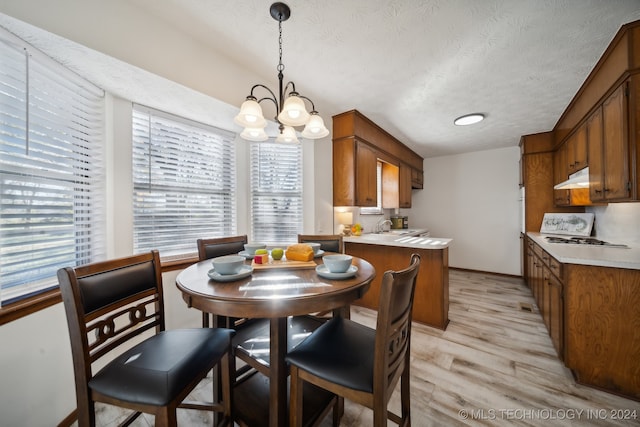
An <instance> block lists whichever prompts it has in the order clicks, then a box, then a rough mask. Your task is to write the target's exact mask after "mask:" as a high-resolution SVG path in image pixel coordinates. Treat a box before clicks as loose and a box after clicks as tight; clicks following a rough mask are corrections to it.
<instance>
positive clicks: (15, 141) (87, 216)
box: [0, 34, 105, 304]
mask: <svg viewBox="0 0 640 427" xmlns="http://www.w3.org/2000/svg"><path fill="white" fill-rule="evenodd" d="M0 35H2V36H3V37H0V58H2V60H1V61H0V297H1V298H0V301H1V302H2V303H3V304H6V303H10V302H13V301H16V300H18V299H21V298H24V297H26V296H29V295H32V294H34V293H37V292H41V291H43V290H46V289H49V288H52V287H55V286H57V283H58V281H57V278H56V272H57V270H58V269H59V268H61V267H67V266H71V267H74V266H77V265H81V264H86V263H89V262H93V261H97V260H101V259H104V257H105V236H104V232H105V216H104V211H105V206H104V181H105V179H104V167H103V154H102V146H103V143H102V141H103V139H104V138H103V134H104V93H103V91H102V90H100V89H97V88H95V87H94V86H93V85H91V84H90V83H88V82H86V81H84V80H82V79H81V78H79V77H78V76H77V75H75V74H73V73H72V72H71V71H69V70H66V69H64V68H63V67H61V66H60V65H59V64H57V63H54V62H53V61H52V60H51V59H50V58H47V57H46V56H44V55H43V54H42V53H40V52H38V51H36V50H33V49H32V48H30V47H28V46H27V45H26V44H25V45H23V44H21V43H20V42H14V41H11V40H8V39H6V38H5V37H6V36H5V35H4V34H0Z"/></svg>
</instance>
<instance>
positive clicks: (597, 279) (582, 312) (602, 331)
mask: <svg viewBox="0 0 640 427" xmlns="http://www.w3.org/2000/svg"><path fill="white" fill-rule="evenodd" d="M565 267H566V269H567V270H568V272H567V274H566V276H567V281H566V283H565V293H564V297H565V332H566V335H565V344H566V348H565V364H566V365H567V367H568V368H570V369H571V370H572V371H573V373H574V375H575V377H576V380H577V381H578V382H579V383H582V384H586V385H590V386H593V387H598V388H602V389H605V390H609V391H612V392H614V393H618V394H621V395H624V396H629V397H631V398H632V399H636V400H640V362H639V361H640V339H638V328H639V326H638V325H640V309H638V307H640V292H638V290H640V271H639V270H629V269H622V268H610V267H597V266H588V265H576V264H566V266H565Z"/></svg>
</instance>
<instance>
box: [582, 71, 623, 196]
mask: <svg viewBox="0 0 640 427" xmlns="http://www.w3.org/2000/svg"><path fill="white" fill-rule="evenodd" d="M628 93H629V81H627V82H625V83H624V84H622V85H620V86H619V87H618V88H617V89H616V90H615V91H614V92H613V93H612V94H611V95H610V96H609V97H608V98H607V99H606V100H605V101H604V102H603V103H602V106H601V107H599V108H598V109H597V110H596V112H595V113H594V114H593V115H592V116H591V117H590V118H589V121H588V123H589V124H590V125H588V126H589V127H590V129H589V136H588V141H589V182H590V189H589V192H590V197H591V200H592V201H599V202H609V201H626V200H632V189H633V188H632V185H633V180H632V176H631V172H632V168H631V163H630V161H631V159H632V157H631V155H632V153H631V152H630V150H629V134H628V103H627V99H628Z"/></svg>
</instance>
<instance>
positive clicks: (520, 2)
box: [64, 0, 640, 157]
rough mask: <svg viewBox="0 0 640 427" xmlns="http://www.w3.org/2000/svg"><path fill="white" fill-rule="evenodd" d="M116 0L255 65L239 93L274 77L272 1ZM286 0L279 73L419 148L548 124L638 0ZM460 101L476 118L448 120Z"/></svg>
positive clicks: (492, 141) (323, 102)
mask: <svg viewBox="0 0 640 427" xmlns="http://www.w3.org/2000/svg"><path fill="white" fill-rule="evenodd" d="M126 1H127V2H128V3H129V4H130V5H132V6H135V9H137V10H139V11H140V13H145V14H148V15H153V16H155V17H157V18H158V19H161V20H163V21H165V23H166V25H170V26H173V27H175V28H177V29H179V31H181V32H185V33H188V34H190V36H191V37H194V38H196V39H198V40H200V41H201V42H202V43H204V44H206V45H208V46H210V48H211V49H214V50H216V51H220V52H223V54H224V55H225V56H227V57H229V58H230V59H231V60H232V61H234V62H237V63H238V64H240V65H241V66H243V67H246V68H248V69H251V70H253V71H254V72H255V73H256V74H258V75H260V76H264V79H265V80H264V81H263V82H247V84H246V88H239V93H242V95H241V96H239V99H238V105H239V104H240V103H241V102H242V100H243V97H244V96H245V95H246V93H247V92H248V90H249V88H250V86H251V85H252V84H254V83H271V82H275V80H276V78H275V76H276V73H277V72H276V65H277V60H278V56H277V55H278V45H277V37H278V32H277V22H276V21H274V20H273V19H272V18H271V17H270V15H269V6H270V4H271V3H272V2H271V1H269V0H242V1H229V0H162V1H157V0H126ZM287 3H288V4H289V6H290V7H291V11H292V14H291V18H290V19H289V20H288V21H286V22H285V23H284V24H283V42H284V49H283V50H284V56H283V62H284V64H285V67H286V68H285V71H284V73H285V79H286V80H293V81H295V82H296V88H297V89H298V91H299V92H300V93H302V94H304V95H307V96H308V97H310V98H311V99H313V101H314V102H315V104H316V107H317V109H318V110H319V111H320V113H321V115H323V116H324V117H325V120H327V119H328V118H329V116H331V115H334V114H337V113H340V112H343V111H346V110H351V109H358V110H359V111H361V112H362V113H363V114H365V115H366V116H368V117H369V118H370V119H372V120H373V121H375V122H376V123H377V124H379V125H380V126H381V127H382V128H384V129H386V130H387V131H389V132H390V133H391V134H393V135H394V136H396V137H397V138H398V139H400V140H402V141H403V142H405V143H406V144H407V145H408V146H410V147H411V148H412V149H414V150H415V151H416V152H418V153H419V154H421V155H423V156H424V157H433V156H439V155H447V154H457V153H463V152H470V151H479V150H486V149H492V148H500V147H510V146H516V145H517V143H518V141H519V138H520V136H521V135H523V134H529V133H536V132H542V131H547V130H550V129H552V128H553V126H554V125H555V124H556V122H557V120H558V119H559V117H560V115H561V114H562V112H563V111H564V110H565V108H566V107H567V105H568V104H569V102H570V101H571V99H572V97H573V96H574V95H575V93H576V92H577V90H578V89H579V87H580V85H581V84H582V83H583V81H584V79H585V78H586V77H587V75H588V74H589V72H590V71H591V70H592V68H593V66H594V65H595V63H596V62H597V60H598V58H599V57H600V56H601V55H602V53H603V52H604V50H605V48H606V47H607V45H608V44H609V43H610V41H611V40H612V38H613V36H614V35H615V33H616V32H617V31H618V30H619V28H620V26H621V25H622V24H624V23H627V22H631V21H634V20H637V19H640V1H639V0H290V1H288V2H287ZM83 60H85V61H86V55H85V57H84V59H83ZM64 62H65V63H70V62H73V59H72V58H66V59H65V61H64ZM119 67H122V64H120V65H119ZM120 72H121V73H126V71H124V70H121V71H120ZM118 81H120V82H122V81H123V80H122V79H119V80H118ZM107 89H109V88H108V87H107ZM132 90H133V89H132ZM193 95H194V97H195V98H197V97H199V96H200V95H198V94H193ZM153 96H156V97H157V96H162V94H158V93H154V95H153ZM195 102H197V101H195ZM471 112H482V113H485V114H486V115H487V118H486V119H485V121H483V122H481V123H479V124H477V125H474V126H467V127H457V126H454V125H453V119H454V118H456V117H458V116H460V115H463V114H466V113H471Z"/></svg>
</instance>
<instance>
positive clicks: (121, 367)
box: [89, 328, 234, 406]
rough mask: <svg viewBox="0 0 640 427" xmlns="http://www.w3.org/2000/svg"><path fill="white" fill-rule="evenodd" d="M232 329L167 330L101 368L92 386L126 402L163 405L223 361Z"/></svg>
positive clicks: (92, 381) (100, 391)
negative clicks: (200, 375) (203, 373)
mask: <svg viewBox="0 0 640 427" xmlns="http://www.w3.org/2000/svg"><path fill="white" fill-rule="evenodd" d="M233 333H234V331H233V330H231V329H221V328H219V329H210V328H201V329H176V330H171V331H164V332H161V333H159V334H157V335H154V336H153V337H151V338H148V339H147V340H145V341H143V342H142V343H140V344H138V345H136V346H135V347H133V348H131V349H130V350H128V351H126V352H125V353H123V354H122V355H120V356H118V357H117V358H116V359H114V360H113V361H112V362H110V363H109V364H108V365H106V366H105V367H104V368H102V369H101V370H100V372H98V373H97V374H96V375H95V376H94V377H93V378H92V379H91V380H90V381H89V387H90V388H91V389H92V390H94V391H96V392H99V393H102V394H104V395H106V396H110V397H113V398H116V399H120V400H123V401H126V402H132V403H142V404H147V405H158V406H163V405H166V404H167V403H168V402H170V401H171V400H173V399H174V398H175V397H176V396H177V395H178V394H179V393H180V392H181V391H182V390H183V389H184V388H185V386H186V385H187V384H189V383H190V382H191V381H193V380H194V378H196V377H197V376H198V375H199V374H201V373H202V372H203V371H204V372H208V370H209V369H211V368H213V366H214V365H215V364H216V363H217V362H218V361H219V360H220V358H221V357H222V356H223V355H224V353H225V352H226V351H228V349H229V346H230V345H231V336H232V334H233Z"/></svg>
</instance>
